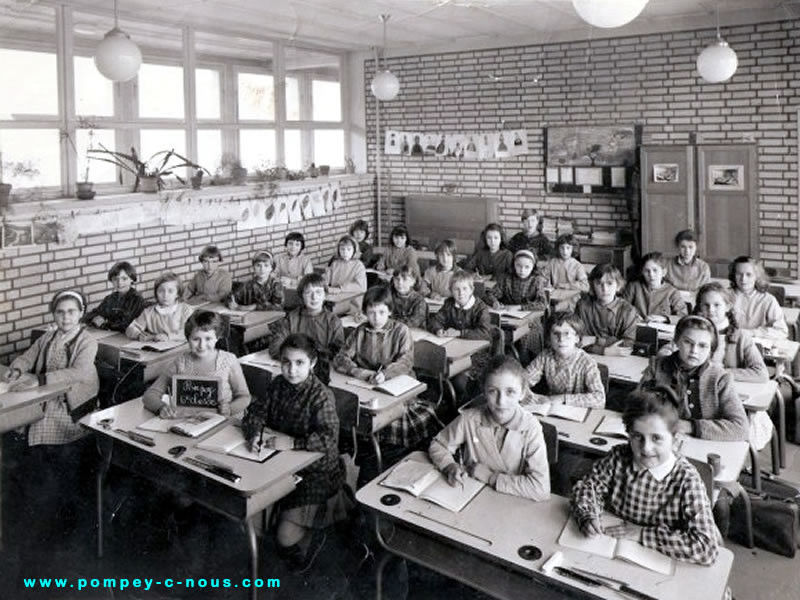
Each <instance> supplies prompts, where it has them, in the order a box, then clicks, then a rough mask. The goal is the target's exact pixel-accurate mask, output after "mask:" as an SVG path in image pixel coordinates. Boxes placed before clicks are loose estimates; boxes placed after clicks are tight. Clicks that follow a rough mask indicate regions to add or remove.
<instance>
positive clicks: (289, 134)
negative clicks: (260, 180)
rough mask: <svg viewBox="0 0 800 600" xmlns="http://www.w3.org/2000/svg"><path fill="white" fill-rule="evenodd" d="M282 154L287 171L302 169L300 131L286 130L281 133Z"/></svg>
mask: <svg viewBox="0 0 800 600" xmlns="http://www.w3.org/2000/svg"><path fill="white" fill-rule="evenodd" d="M283 153H284V156H285V158H286V161H285V162H286V168H287V169H293V170H297V169H302V168H303V149H302V146H301V143H300V130H298V129H287V130H285V131H284V132H283Z"/></svg>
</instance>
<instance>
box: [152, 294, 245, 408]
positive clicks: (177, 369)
mask: <svg viewBox="0 0 800 600" xmlns="http://www.w3.org/2000/svg"><path fill="white" fill-rule="evenodd" d="M220 328H221V320H220V317H219V315H218V314H216V313H213V312H210V311H207V310H201V311H198V312H195V313H193V314H192V315H191V316H190V317H189V319H188V320H187V321H186V326H185V327H184V333H185V334H186V340H187V341H188V342H189V350H188V351H187V352H185V353H183V354H181V355H180V356H178V357H177V358H176V359H175V361H174V362H173V363H172V364H171V365H170V366H169V367H168V368H167V370H166V372H164V373H162V374H161V375H159V377H158V379H156V380H155V382H153V385H151V386H150V387H149V388H148V389H147V391H146V392H145V393H144V396H143V398H142V400H143V401H144V405H145V407H146V408H147V409H149V410H151V411H152V412H154V413H156V414H157V415H158V416H159V417H161V418H162V419H179V418H183V417H186V416H188V415H189V414H191V413H193V412H197V410H198V409H197V408H191V407H177V406H173V405H172V403H171V402H169V401H167V402H164V399H163V398H164V396H165V395H168V393H169V389H170V386H171V385H172V376H173V375H197V376H198V377H218V378H219V380H220V387H219V398H218V402H217V406H216V411H217V412H218V413H219V414H222V415H232V414H237V413H239V412H241V411H242V410H244V408H245V407H246V406H247V405H248V404H249V403H250V391H249V390H248V389H247V382H245V379H244V374H243V373H242V367H241V365H240V364H239V361H238V360H236V356H235V355H234V354H231V353H230V352H225V351H224V350H217V349H216V345H217V340H218V339H219V332H220ZM202 408H204V409H205V410H209V408H210V407H208V406H203V407H202Z"/></svg>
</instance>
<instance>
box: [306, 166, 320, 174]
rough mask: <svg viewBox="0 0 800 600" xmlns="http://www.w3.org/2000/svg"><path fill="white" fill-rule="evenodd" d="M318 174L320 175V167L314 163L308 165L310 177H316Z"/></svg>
mask: <svg viewBox="0 0 800 600" xmlns="http://www.w3.org/2000/svg"><path fill="white" fill-rule="evenodd" d="M317 175H319V169H318V168H317V167H315V166H314V165H311V166H310V167H308V176H309V177H316V176H317Z"/></svg>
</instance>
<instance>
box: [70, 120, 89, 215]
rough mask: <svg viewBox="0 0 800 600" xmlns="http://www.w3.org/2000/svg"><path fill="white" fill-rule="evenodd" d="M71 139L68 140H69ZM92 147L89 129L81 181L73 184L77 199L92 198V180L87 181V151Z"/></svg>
mask: <svg viewBox="0 0 800 600" xmlns="http://www.w3.org/2000/svg"><path fill="white" fill-rule="evenodd" d="M71 141H72V140H70V142H71ZM73 146H74V145H73ZM93 149H94V129H90V130H89V145H88V146H87V147H86V168H85V169H84V170H83V181H78V182H77V183H76V184H75V186H76V190H75V196H76V197H77V198H78V199H79V200H91V199H92V198H94V195H95V191H94V182H92V181H89V166H90V165H91V162H90V160H89V159H90V158H91V157H90V156H89V152H91V151H92V150H93Z"/></svg>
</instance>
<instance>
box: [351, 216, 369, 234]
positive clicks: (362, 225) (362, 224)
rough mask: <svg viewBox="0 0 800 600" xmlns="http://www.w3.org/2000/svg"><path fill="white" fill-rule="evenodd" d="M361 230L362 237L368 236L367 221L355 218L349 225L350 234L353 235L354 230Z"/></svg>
mask: <svg viewBox="0 0 800 600" xmlns="http://www.w3.org/2000/svg"><path fill="white" fill-rule="evenodd" d="M358 230H361V231H363V232H364V239H367V238H368V237H369V223H367V222H366V221H365V220H364V219H357V220H355V221H354V222H353V224H352V225H350V229H349V230H348V231H349V232H350V235H355V232H356V231H358Z"/></svg>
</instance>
